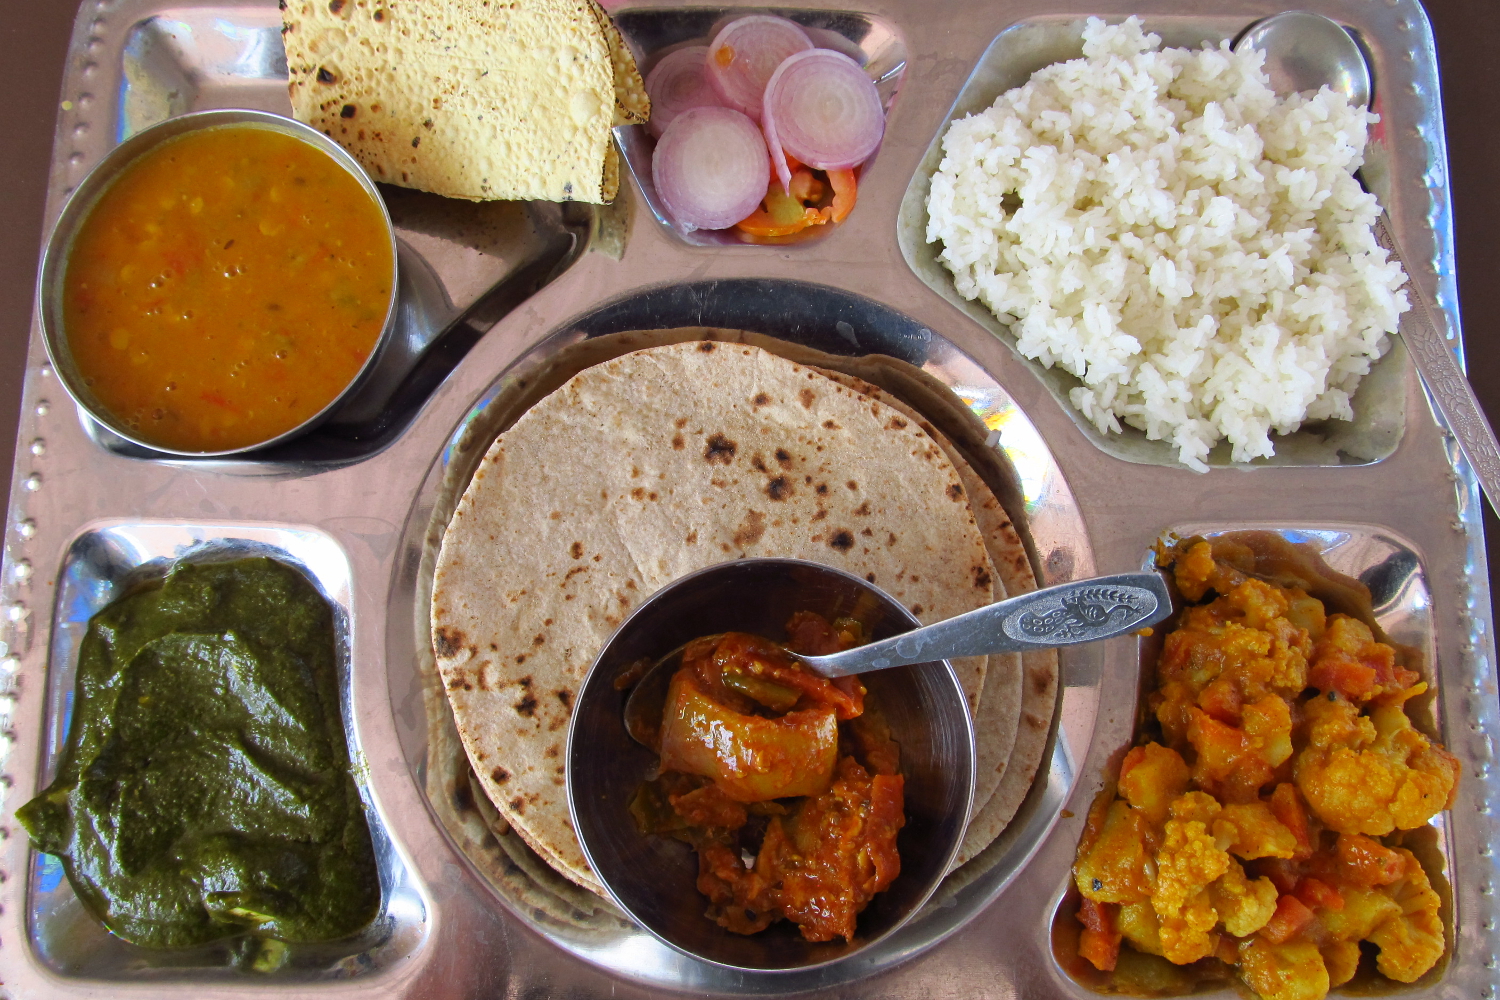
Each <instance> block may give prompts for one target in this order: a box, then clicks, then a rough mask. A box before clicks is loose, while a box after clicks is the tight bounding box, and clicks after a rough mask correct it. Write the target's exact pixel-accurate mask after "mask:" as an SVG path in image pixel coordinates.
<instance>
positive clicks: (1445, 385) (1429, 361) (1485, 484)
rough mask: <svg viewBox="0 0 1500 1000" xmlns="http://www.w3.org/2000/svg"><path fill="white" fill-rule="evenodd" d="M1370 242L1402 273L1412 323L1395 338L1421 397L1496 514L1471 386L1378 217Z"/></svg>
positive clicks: (1499, 480)
mask: <svg viewBox="0 0 1500 1000" xmlns="http://www.w3.org/2000/svg"><path fill="white" fill-rule="evenodd" d="M1375 239H1376V241H1377V242H1378V243H1379V244H1380V245H1381V246H1383V247H1385V249H1387V250H1389V251H1390V253H1391V256H1393V257H1395V258H1396V259H1397V260H1398V261H1400V263H1401V266H1402V269H1403V270H1405V271H1406V274H1407V280H1406V292H1407V294H1408V295H1409V296H1411V305H1412V310H1411V311H1412V319H1413V320H1414V322H1411V323H1408V324H1406V329H1403V330H1402V331H1401V339H1402V340H1404V341H1406V346H1407V348H1408V349H1409V350H1410V351H1411V356H1412V360H1413V361H1415V362H1416V365H1417V371H1418V372H1419V373H1420V374H1421V376H1422V382H1423V384H1424V385H1426V386H1427V396H1428V398H1429V399H1431V400H1432V405H1433V406H1434V407H1435V408H1436V409H1437V411H1438V415H1439V416H1440V417H1441V418H1442V420H1443V423H1445V424H1447V425H1448V429H1449V430H1451V431H1452V432H1453V436H1454V437H1455V438H1457V439H1458V446H1459V448H1460V449H1462V450H1463V454H1464V458H1466V459H1468V460H1469V465H1471V466H1473V468H1474V475H1475V477H1476V478H1477V479H1478V480H1479V486H1480V489H1482V490H1484V495H1485V497H1486V498H1487V499H1488V500H1489V502H1490V506H1491V507H1493V508H1494V509H1495V511H1496V512H1497V513H1500V446H1497V445H1496V443H1495V432H1494V430H1493V429H1492V428H1491V427H1490V422H1489V421H1488V420H1487V419H1485V416H1484V411H1483V410H1481V409H1480V408H1479V400H1478V399H1476V398H1475V397H1474V387H1473V386H1472V385H1470V384H1469V380H1468V379H1467V378H1465V377H1464V373H1463V370H1462V369H1461V368H1459V367H1458V361H1457V359H1455V358H1454V357H1453V352H1452V351H1451V350H1449V348H1448V343H1447V341H1446V340H1445V339H1444V337H1443V335H1442V334H1441V333H1440V332H1438V328H1437V324H1435V323H1434V322H1433V321H1432V309H1431V308H1430V307H1429V306H1428V304H1427V297H1426V296H1425V295H1423V294H1422V290H1421V289H1420V288H1418V287H1417V283H1416V282H1415V281H1413V280H1412V279H1411V268H1410V267H1408V266H1407V263H1406V261H1407V257H1406V256H1405V255H1404V254H1403V253H1402V252H1401V248H1400V247H1399V246H1397V244H1396V237H1395V235H1394V234H1393V233H1392V232H1391V230H1390V225H1389V223H1388V222H1387V219H1386V214H1385V213H1384V212H1381V213H1380V216H1379V218H1377V219H1376V220H1375Z"/></svg>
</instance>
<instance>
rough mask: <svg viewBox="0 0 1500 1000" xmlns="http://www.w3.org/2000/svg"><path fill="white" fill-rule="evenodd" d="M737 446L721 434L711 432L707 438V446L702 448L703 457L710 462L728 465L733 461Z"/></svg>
mask: <svg viewBox="0 0 1500 1000" xmlns="http://www.w3.org/2000/svg"><path fill="white" fill-rule="evenodd" d="M737 447H738V445H736V444H735V443H734V442H733V441H731V440H729V439H728V438H727V437H725V436H724V435H723V434H711V435H709V438H708V447H707V448H705V449H703V458H704V460H705V461H707V462H708V463H710V464H713V463H718V464H719V465H728V464H729V463H730V462H733V461H734V451H735V448H737Z"/></svg>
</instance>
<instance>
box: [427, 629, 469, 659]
mask: <svg viewBox="0 0 1500 1000" xmlns="http://www.w3.org/2000/svg"><path fill="white" fill-rule="evenodd" d="M464 641H465V639H464V634H463V633H462V632H460V631H458V630H457V629H450V628H447V627H446V626H442V627H439V628H436V629H434V630H433V632H432V650H433V652H435V653H437V655H439V656H442V657H450V656H457V655H458V651H459V650H461V649H463V648H464Z"/></svg>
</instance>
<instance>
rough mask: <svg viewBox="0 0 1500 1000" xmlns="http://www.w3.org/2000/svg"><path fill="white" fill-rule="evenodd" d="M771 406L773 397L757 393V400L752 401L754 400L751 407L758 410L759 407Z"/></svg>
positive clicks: (751, 401)
mask: <svg viewBox="0 0 1500 1000" xmlns="http://www.w3.org/2000/svg"><path fill="white" fill-rule="evenodd" d="M770 404H771V397H770V396H767V395H766V394H765V393H763V392H757V393H756V394H755V398H754V399H752V400H750V405H751V406H754V407H756V408H759V407H762V406H769V405H770Z"/></svg>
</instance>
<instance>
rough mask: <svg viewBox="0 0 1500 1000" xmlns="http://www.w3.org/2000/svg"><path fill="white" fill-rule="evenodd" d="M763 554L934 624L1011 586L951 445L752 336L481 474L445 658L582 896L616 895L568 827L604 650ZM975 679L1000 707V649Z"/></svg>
mask: <svg viewBox="0 0 1500 1000" xmlns="http://www.w3.org/2000/svg"><path fill="white" fill-rule="evenodd" d="M519 402H520V401H519V400H517V401H516V403H514V404H511V405H519ZM757 555H777V556H791V557H798V558H805V559H810V560H814V561H817V562H822V563H826V564H828V565H831V566H836V567H838V568H841V569H845V570H847V571H849V572H853V573H855V574H856V575H858V576H862V577H865V578H866V579H869V580H871V581H872V582H874V583H875V584H877V585H878V586H880V587H881V588H883V589H884V590H886V591H887V592H888V593H890V594H892V595H893V596H894V597H895V598H896V599H898V600H900V601H901V602H902V603H903V604H904V605H906V606H907V607H908V608H910V609H911V611H912V612H913V614H914V615H916V616H917V617H918V618H919V619H920V620H922V621H924V622H933V621H940V620H942V619H945V618H949V617H952V616H954V615H957V614H962V613H964V612H965V611H969V610H972V609H974V608H977V607H982V606H984V605H985V604H988V603H990V602H991V601H992V599H993V596H994V589H993V577H992V573H991V569H990V559H989V555H988V553H987V551H986V548H985V545H984V540H983V538H982V537H981V534H980V531H979V528H978V527H977V525H976V522H975V518H974V515H973V514H972V512H971V511H970V509H969V505H968V502H967V495H966V492H965V490H964V486H963V484H962V482H961V481H960V479H959V477H958V473H957V471H956V470H955V469H954V467H953V465H952V463H951V462H950V461H949V460H948V458H947V457H946V455H945V454H944V453H943V451H942V449H940V448H939V447H938V446H937V445H936V444H935V443H934V442H933V440H932V438H930V437H929V436H928V435H927V434H926V433H925V432H924V431H923V430H921V428H919V427H916V426H913V425H912V423H911V421H910V420H908V419H906V418H904V417H903V416H902V415H901V414H900V413H898V412H897V411H895V410H894V409H892V408H890V407H888V406H886V405H884V404H882V403H880V402H878V401H875V400H872V399H869V398H867V397H865V396H863V395H861V394H860V393H857V392H854V391H851V390H849V389H846V388H845V387H843V386H841V385H838V384H837V383H835V382H833V381H831V380H830V379H828V378H826V377H825V376H823V375H820V374H819V373H817V372H816V371H813V370H811V369H809V368H808V367H806V366H804V365H800V364H796V363H794V362H790V361H788V360H786V359H784V358H781V357H778V356H777V355H775V354H771V353H768V352H766V351H763V350H760V349H758V348H755V347H752V346H748V345H744V344H724V343H716V342H713V341H695V342H689V343H681V344H674V345H671V346H667V347H661V348H656V349H652V350H646V351H639V352H637V353H634V354H628V355H625V356H623V357H617V358H614V359H613V360H610V361H606V362H604V363H602V364H598V365H596V366H594V367H592V368H588V369H586V370H584V371H582V372H581V373H580V374H578V375H577V376H575V377H573V378H572V379H571V380H570V381H568V382H567V383H566V384H565V385H563V386H562V388H561V389H558V390H557V391H555V392H553V393H552V394H550V395H548V396H546V397H545V398H543V399H542V400H541V401H540V402H537V403H535V405H532V406H530V408H529V409H526V410H525V412H524V413H523V414H522V415H521V416H520V417H519V419H517V420H516V421H515V423H514V424H513V425H511V426H510V427H509V429H508V430H506V431H505V432H504V433H502V434H501V435H500V436H499V437H498V438H497V439H496V440H495V442H494V444H493V445H492V446H491V447H490V449H489V451H488V453H487V454H486V455H485V457H484V459H483V461H482V462H481V463H480V465H479V467H478V468H477V469H476V470H475V471H474V474H473V478H472V479H471V480H470V482H469V485H468V487H467V489H466V490H465V491H464V495H463V497H462V498H461V499H460V501H459V503H458V505H457V508H456V509H455V511H454V514H453V517H452V520H451V521H450V522H449V524H448V528H447V531H446V533H445V534H444V536H443V541H442V547H441V551H440V554H439V557H438V562H437V567H436V571H435V574H434V585H433V599H432V637H433V648H434V650H435V652H436V654H437V664H438V668H439V670H440V671H441V674H442V678H443V684H444V687H445V689H446V691H447V694H448V698H449V701H450V703H451V705H452V707H453V712H454V717H455V719H456V722H457V726H458V731H459V734H460V736H461V738H462V739H463V742H464V745H465V748H466V749H467V751H468V754H469V758H470V760H471V762H472V763H473V764H474V769H475V772H476V773H477V775H478V777H479V780H480V782H481V784H482V785H483V787H484V790H485V792H486V794H487V795H488V796H489V797H490V799H491V800H492V801H493V802H494V803H495V805H496V806H497V808H498V809H499V811H500V813H501V815H502V816H503V817H504V819H505V820H506V822H507V823H509V824H510V826H511V827H512V828H513V829H514V830H515V831H516V832H517V833H519V834H520V835H521V836H523V837H524V838H525V839H526V841H527V842H528V843H529V844H531V846H532V847H534V848H536V849H537V850H538V851H539V853H541V854H542V856H543V857H544V858H546V859H547V860H548V861H549V863H551V864H552V865H553V866H554V867H556V868H557V869H558V870H559V871H562V872H563V873H564V874H566V875H568V877H570V878H572V879H573V880H574V881H576V882H578V883H579V884H580V885H584V886H586V887H590V888H597V884H596V883H595V882H594V880H593V879H592V877H591V875H590V874H589V872H588V871H587V867H586V865H585V863H584V859H583V856H582V853H581V850H580V848H579V846H578V842H577V839H576V837H575V836H574V834H573V831H572V828H571V826H570V824H569V821H568V811H567V797H566V792H565V789H564V787H563V786H564V780H563V775H564V773H565V767H564V763H563V749H564V740H565V737H566V732H567V724H568V719H569V716H570V714H571V707H572V699H573V697H574V694H575V692H576V691H577V690H578V688H579V686H580V684H581V682H582V679H583V677H584V674H585V673H586V672H587V670H588V667H589V665H590V663H591V661H592V659H593V657H594V655H595V654H596V653H597V651H598V650H599V648H600V647H601V646H602V645H603V643H604V641H605V640H606V639H607V638H608V636H609V635H610V633H611V632H612V631H613V630H614V629H615V627H616V626H618V625H619V623H620V622H621V621H623V619H624V618H625V616H626V615H628V614H629V613H630V611H631V610H632V609H633V608H634V607H635V606H637V605H638V604H639V603H640V602H641V601H642V600H644V599H645V598H646V597H647V596H649V595H650V594H651V593H653V592H654V591H655V590H657V589H658V588H659V587H661V586H663V585H664V584H666V583H668V582H670V581H671V580H674V579H676V578H678V577H680V576H683V575H685V574H687V573H690V572H693V571H694V570H697V569H700V568H702V567H704V566H708V565H712V564H714V563H718V562H723V561H727V560H731V559H736V558H740V557H741V556H757ZM955 667H956V668H958V669H959V672H960V676H961V680H962V682H963V684H964V688H965V691H966V693H967V695H968V697H969V699H970V703H971V705H976V706H982V700H981V698H980V695H981V692H982V690H983V683H984V658H983V657H979V658H970V660H968V661H965V660H960V661H957V662H956V663H955Z"/></svg>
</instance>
